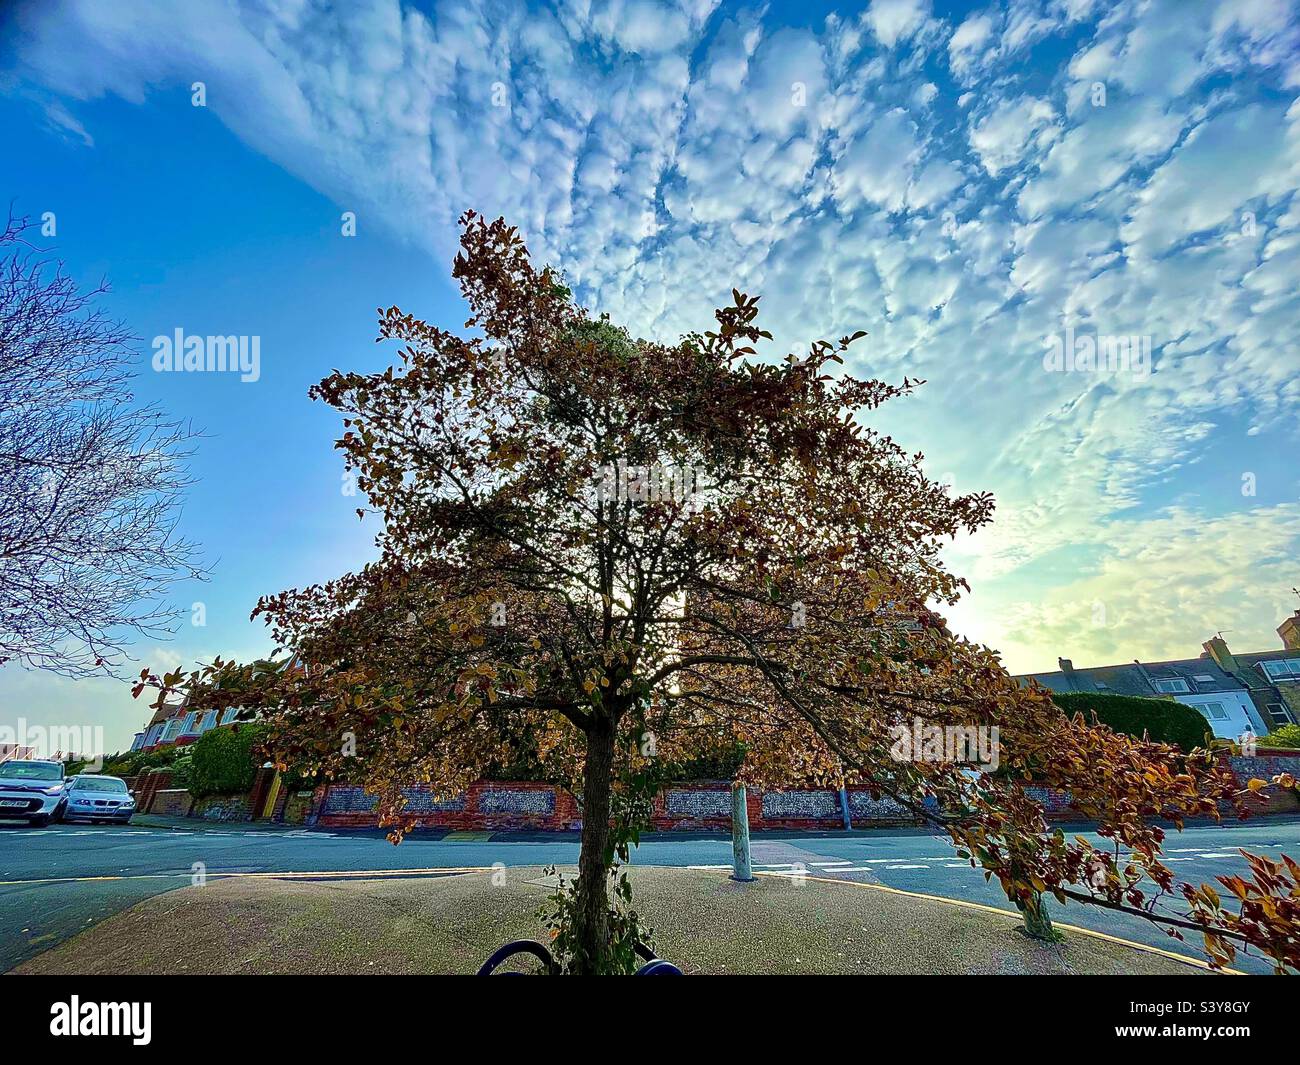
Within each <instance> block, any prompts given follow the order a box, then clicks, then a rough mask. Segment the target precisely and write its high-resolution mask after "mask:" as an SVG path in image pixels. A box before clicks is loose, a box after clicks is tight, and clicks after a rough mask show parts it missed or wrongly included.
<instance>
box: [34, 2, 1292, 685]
mask: <svg viewBox="0 0 1300 1065" xmlns="http://www.w3.org/2000/svg"><path fill="white" fill-rule="evenodd" d="M18 20H19V30H20V36H19V38H18V44H17V45H16V48H15V54H14V56H13V57H12V62H13V64H14V68H15V72H16V74H17V76H18V77H19V78H20V79H22V80H23V81H24V82H25V83H27V84H28V85H29V86H31V87H33V90H34V91H37V92H38V93H39V94H40V96H41V97H42V98H43V99H44V100H45V101H46V106H47V115H48V119H49V121H50V122H51V123H52V124H54V125H55V126H57V127H59V128H61V129H63V130H65V131H72V132H73V133H74V134H75V135H76V136H78V137H79V138H81V139H82V140H84V141H85V142H86V144H87V145H89V144H90V143H91V142H92V139H93V135H94V130H93V129H92V128H83V123H85V121H86V120H85V118H84V116H81V115H78V113H77V107H78V104H79V103H82V102H85V101H88V100H93V99H96V98H99V97H103V96H116V97H119V98H121V99H122V100H124V101H128V102H130V103H132V104H138V105H140V106H148V98H149V96H150V94H151V93H156V92H160V91H175V90H177V89H178V88H179V87H183V86H188V84H189V82H190V81H191V80H192V79H193V78H194V77H195V76H196V75H195V71H198V70H201V71H203V72H204V73H205V75H206V77H207V81H208V100H209V107H210V108H211V109H212V111H213V112H215V114H216V115H217V116H218V117H219V118H220V119H221V121H222V122H224V123H225V124H226V125H227V126H228V127H229V128H230V129H231V130H232V131H233V133H234V134H235V135H237V136H238V137H239V138H241V139H242V140H244V141H245V142H247V143H248V144H249V145H250V146H252V147H253V148H255V149H257V150H258V151H260V152H262V153H264V154H265V155H266V156H268V157H269V158H271V159H272V160H274V161H275V162H276V163H278V164H279V165H280V166H282V167H283V168H284V169H286V170H287V171H289V172H291V173H293V174H295V175H297V176H298V177H299V178H301V179H302V180H303V181H304V182H307V183H309V184H311V185H313V186H314V187H316V188H318V189H319V190H320V191H321V192H323V193H324V194H326V195H328V196H330V197H332V198H334V199H335V200H337V201H338V202H339V203H341V204H347V205H354V204H359V205H362V209H364V210H366V211H368V212H370V213H371V214H372V215H373V216H377V217H378V218H379V219H381V220H382V221H383V222H384V224H385V225H386V226H387V227H388V228H389V229H390V230H391V231H392V232H393V234H395V235H397V236H398V237H400V238H402V239H405V240H409V241H411V242H413V243H415V244H417V245H419V246H421V247H424V248H426V249H427V250H428V251H429V252H430V253H432V254H434V255H436V256H438V257H439V258H440V259H441V258H443V257H445V256H446V254H447V253H448V250H449V248H450V247H451V243H452V241H453V239H454V219H455V218H456V216H457V215H458V214H459V213H460V212H461V211H462V210H463V209H464V208H466V207H469V206H473V207H475V208H477V209H479V210H481V211H483V212H486V213H489V214H496V213H502V214H505V215H506V216H507V217H509V218H510V219H511V220H512V221H513V222H515V223H516V224H518V225H519V226H520V227H521V229H522V230H523V231H524V233H525V234H526V236H527V237H528V239H529V241H530V244H531V245H532V247H533V250H534V252H535V253H536V254H537V255H539V256H540V257H543V258H546V259H549V260H551V261H554V262H558V263H562V264H563V265H564V267H565V268H566V270H567V272H568V274H569V276H570V277H571V279H572V280H573V282H574V283H575V284H576V285H577V287H578V289H579V292H580V294H581V295H582V297H583V299H584V300H585V302H587V303H588V304H590V305H593V306H596V307H599V308H600V309H602V310H608V311H609V312H611V313H612V314H613V315H615V316H616V317H618V318H623V319H626V320H628V321H629V322H631V323H632V324H633V325H634V326H635V327H636V328H637V329H638V330H639V331H641V332H642V333H643V334H646V335H653V336H659V337H672V336H674V335H676V334H677V333H678V332H680V331H681V330H683V329H684V328H687V327H688V326H694V325H697V324H698V323H699V322H700V320H701V317H702V316H705V315H707V314H708V312H709V311H710V310H711V308H712V307H713V305H714V304H715V303H717V302H719V301H722V300H725V298H726V294H727V293H728V292H729V290H730V287H731V286H732V285H733V284H736V285H738V286H740V287H741V288H743V289H747V290H748V291H751V292H759V293H762V294H764V307H765V308H766V311H767V316H768V321H767V324H768V326H769V327H770V328H772V329H773V331H774V332H775V333H776V334H777V337H778V340H779V345H778V349H777V351H776V352H774V354H783V353H784V351H785V350H788V349H789V348H790V347H799V348H801V347H802V346H803V345H804V344H806V342H807V341H808V340H809V339H811V338H813V337H816V336H839V335H841V334H843V333H845V332H848V331H850V330H852V329H856V328H865V329H867V330H869V331H870V334H871V336H870V338H869V339H868V340H867V341H865V342H863V345H862V349H861V354H860V355H858V356H857V358H858V359H859V360H860V361H861V366H860V367H859V369H867V370H870V371H872V372H879V373H882V374H889V375H901V374H902V373H908V374H910V375H913V376H921V377H925V378H929V379H930V381H931V383H930V384H929V385H928V386H927V387H926V388H925V389H923V390H922V393H921V398H919V399H917V400H916V401H914V402H912V403H910V404H907V405H905V406H904V408H903V409H902V410H900V411H896V412H891V413H890V414H889V417H890V418H891V419H893V421H892V422H890V423H889V425H888V427H889V428H892V429H895V430H897V431H898V433H899V434H900V435H901V437H902V438H903V440H904V442H905V443H907V444H908V445H916V446H921V447H923V448H924V449H925V450H926V451H927V453H928V455H929V456H930V462H931V466H932V468H933V469H934V471H935V472H936V473H950V474H951V475H952V476H953V478H954V479H955V482H956V484H957V486H958V487H959V488H961V489H974V488H988V489H991V490H992V491H994V492H995V493H996V495H997V496H998V499H999V504H1000V512H999V520H998V523H997V526H996V527H995V529H994V530H992V531H991V532H989V533H987V534H982V535H980V536H979V537H977V538H976V539H975V540H974V541H972V542H963V543H961V544H958V545H957V546H956V548H955V551H954V558H955V560H956V561H957V562H958V563H959V567H958V568H962V567H964V568H965V571H966V572H969V573H971V575H972V576H973V577H975V578H976V579H978V580H982V581H984V582H985V587H983V588H982V589H978V591H977V596H978V598H977V603H978V602H980V601H982V603H983V604H984V608H983V609H978V610H977V611H976V613H977V615H978V617H973V618H972V620H971V625H970V633H971V635H973V636H975V637H978V638H980V639H982V640H985V641H987V642H991V643H993V644H994V645H995V646H1003V645H1004V646H1005V647H1006V648H1007V650H1008V651H1009V652H1010V657H1011V664H1012V665H1013V666H1015V667H1020V668H1029V667H1041V666H1044V665H1046V664H1049V663H1050V661H1051V658H1052V657H1054V655H1055V653H1056V646H1057V645H1058V644H1060V643H1062V642H1063V641H1064V640H1065V638H1066V636H1067V635H1069V634H1070V632H1072V631H1074V632H1077V626H1070V625H1066V627H1065V628H1062V621H1061V619H1068V618H1073V617H1079V616H1082V615H1081V614H1080V613H1079V612H1080V611H1082V610H1083V609H1084V608H1085V604H1090V603H1091V601H1092V600H1093V599H1094V598H1096V596H1097V595H1098V594H1100V593H1103V592H1104V595H1105V597H1106V599H1107V602H1108V603H1109V604H1110V613H1109V617H1110V618H1111V623H1110V625H1109V627H1107V628H1106V629H1104V630H1102V631H1101V632H1097V631H1094V630H1093V629H1089V630H1087V633H1086V634H1084V635H1080V636H1078V637H1077V638H1076V639H1075V640H1073V641H1072V642H1071V650H1072V652H1073V654H1074V655H1075V657H1076V659H1077V660H1079V661H1080V662H1084V661H1087V660H1089V654H1095V655H1096V656H1111V657H1114V656H1120V657H1123V658H1127V657H1131V654H1130V650H1132V651H1133V653H1138V651H1137V648H1139V647H1140V648H1141V649H1142V650H1141V652H1140V653H1144V654H1169V655H1173V654H1182V653H1190V652H1191V651H1192V650H1194V648H1195V643H1196V642H1199V640H1200V639H1201V638H1204V636H1205V635H1207V634H1208V633H1207V632H1206V631H1204V630H1206V627H1207V626H1208V625H1209V624H1210V623H1211V622H1214V623H1215V627H1220V626H1221V625H1223V624H1224V623H1225V622H1224V621H1221V620H1219V619H1222V618H1225V617H1228V615H1231V619H1230V620H1232V621H1233V622H1234V627H1235V628H1236V629H1237V630H1238V631H1239V633H1240V636H1239V639H1241V640H1242V641H1243V642H1263V641H1265V640H1267V639H1269V638H1270V636H1271V633H1270V630H1271V627H1272V624H1273V623H1275V622H1274V617H1273V615H1274V614H1275V613H1276V611H1277V610H1278V609H1280V607H1281V605H1282V603H1283V600H1282V599H1281V598H1280V596H1281V594H1282V591H1284V589H1283V588H1282V586H1283V585H1287V584H1288V582H1289V583H1295V581H1296V575H1295V574H1294V573H1293V572H1291V573H1288V571H1287V566H1286V565H1279V564H1278V563H1277V559H1278V558H1279V557H1282V558H1287V557H1289V558H1294V557H1295V555H1296V548H1297V546H1300V545H1298V544H1297V539H1296V537H1297V525H1296V522H1295V520H1294V519H1295V518H1296V516H1297V515H1296V511H1295V503H1294V500H1295V499H1296V498H1297V496H1298V495H1300V485H1298V484H1297V480H1296V476H1295V474H1294V472H1293V467H1291V468H1287V467H1286V466H1285V465H1284V464H1283V463H1282V462H1281V461H1280V460H1279V458H1278V457H1279V456H1282V455H1285V454H1288V453H1289V454H1294V453H1295V449H1296V433H1297V418H1296V413H1297V409H1300V373H1298V372H1297V371H1298V370H1300V354H1298V353H1297V349H1296V341H1295V339H1294V338H1296V337H1297V336H1300V295H1298V294H1297V292H1298V289H1300V286H1297V285H1296V283H1295V282H1296V280H1297V276H1298V268H1300V199H1297V197H1296V189H1297V187H1298V186H1300V103H1297V102H1296V95H1297V88H1298V87H1300V31H1298V29H1297V14H1296V10H1295V5H1294V3H1288V2H1285V0H1220V2H1214V0H1206V2H1203V3H1194V4H1189V3H1186V2H1183V0H1142V2H1134V3H1131V4H1121V5H1116V4H1112V3H1102V2H1099V0H1010V2H1002V3H999V2H994V3H991V4H989V5H987V6H986V7H983V8H981V9H980V10H979V11H978V12H975V13H970V12H967V11H965V10H962V11H955V12H949V11H945V10H944V5H942V4H931V3H929V2H928V0H873V2H871V3H869V4H867V5H866V6H865V7H864V8H863V9H862V10H861V11H860V12H844V13H841V14H835V15H831V16H829V17H828V18H826V20H825V21H824V22H822V23H820V24H818V25H815V26H806V25H782V24H781V23H780V22H779V21H778V20H777V18H776V16H775V15H774V13H773V12H772V11H770V10H765V9H758V8H743V7H729V6H728V7H718V6H716V5H715V4H714V3H713V2H712V0H695V2H686V3H679V4H668V3H664V2H661V0H616V2H599V0H597V2H592V3H586V2H583V3H561V4H559V5H557V6H546V7H543V6H532V7H526V6H524V5H523V4H517V3H505V2H499V3H498V2H483V0H477V2H475V0H456V2H447V3H438V2H435V3H433V4H432V5H431V6H425V5H421V6H420V7H419V8H418V9H417V8H416V7H415V6H413V5H405V4H402V3H399V2H397V0H375V2H371V3H364V4H353V3H348V4H338V5H332V4H327V3H324V2H320V0H292V2H291V0H258V2H256V3H253V2H247V3H242V2H225V0H221V2H217V0H213V2H210V3H205V2H197V0H196V2H191V3H186V4H180V5H178V4H170V3H157V4H150V3H146V2H143V0H141V2H137V3H132V4H121V5H118V4H113V5H108V4H102V3H94V2H90V0H86V2H82V3H77V2H64V3H42V4H39V5H29V6H27V7H25V8H22V9H20V11H19V13H18ZM87 150H94V149H93V148H90V147H87ZM376 175H380V176H381V179H379V180H377V179H376ZM1067 325H1069V326H1071V327H1072V328H1074V329H1075V330H1076V331H1078V332H1088V333H1090V334H1094V335H1098V336H1109V335H1120V336H1146V337H1149V338H1150V340H1151V345H1152V350H1153V352H1154V367H1155V372H1154V373H1153V374H1151V375H1149V376H1147V377H1146V378H1144V379H1136V378H1125V377H1123V376H1119V375H1107V374H1101V373H1049V372H1045V371H1044V369H1043V365H1042V354H1043V350H1044V348H1043V346H1044V342H1045V338H1047V337H1050V336H1053V335H1057V334H1059V333H1060V332H1061V331H1062V330H1063V329H1064V328H1065V326H1067ZM1248 441H1249V442H1251V447H1252V448H1253V450H1249V451H1247V450H1246V449H1245V445H1246V442H1248ZM1224 454H1227V455H1230V456H1235V455H1237V454H1241V455H1242V459H1241V462H1239V463H1238V465H1243V464H1245V463H1247V462H1252V463H1259V464H1263V468H1261V469H1260V470H1258V471H1255V472H1258V475H1259V478H1260V485H1261V487H1260V489H1259V493H1258V495H1257V496H1254V497H1245V496H1242V495H1241V494H1240V492H1238V491H1237V477H1238V473H1239V472H1244V470H1245V468H1249V467H1245V468H1243V470H1242V471H1238V470H1236V469H1235V467H1234V468H1230V469H1226V472H1225V463H1224V462H1222V461H1215V462H1213V463H1211V462H1208V461H1207V460H1208V459H1210V458H1211V457H1214V456H1219V458H1220V459H1221V458H1222V456H1223V455H1224ZM1269 456H1273V458H1272V459H1270V458H1269ZM1226 465H1227V466H1229V467H1230V466H1232V463H1231V462H1229V463H1227V464H1226ZM1210 467H1213V470H1214V473H1213V475H1211V474H1210V473H1205V474H1202V472H1201V470H1203V469H1209V468H1210ZM1135 542H1138V543H1141V544H1143V545H1146V546H1145V547H1144V549H1142V550H1137V549H1135V548H1134V546H1133V545H1134V543H1135ZM1160 543H1167V545H1168V550H1167V551H1161V550H1157V549H1156V548H1157V546H1158V545H1159V544H1160ZM1225 556H1228V557H1230V558H1231V560H1232V564H1233V565H1234V566H1235V567H1237V573H1238V576H1239V580H1238V581H1237V582H1236V583H1235V584H1227V583H1225V582H1223V581H1221V580H1219V579H1217V577H1215V578H1213V579H1212V578H1211V576H1210V575H1212V574H1215V573H1217V570H1216V568H1215V567H1216V566H1217V565H1218V564H1219V563H1220V562H1221V560H1222V559H1223V558H1224V557H1225ZM1198 573H1201V574H1205V576H1204V577H1203V578H1201V579H1199V580H1198V579H1197V574H1198ZM1171 582H1175V583H1172V584H1171ZM1171 599H1172V601H1175V602H1177V604H1178V606H1179V609H1177V610H1168V609H1167V605H1168V604H1169V603H1170V602H1171ZM1023 603H1037V604H1039V605H1040V608H1039V609H1037V610H1031V609H1021V608H1020V607H1018V606H1016V604H1023ZM1160 604H1165V605H1160ZM995 606H996V607H997V609H993V608H994V607H995ZM1044 606H1046V607H1050V609H1049V610H1045V609H1041V607H1044ZM1166 618H1167V619H1168V620H1167V622H1166V621H1164V620H1161V621H1159V623H1158V624H1155V625H1154V626H1153V624H1152V619H1166ZM1080 642H1082V643H1083V646H1080ZM1189 642H1190V646H1189Z"/></svg>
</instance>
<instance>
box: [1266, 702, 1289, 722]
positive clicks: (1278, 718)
mask: <svg viewBox="0 0 1300 1065" xmlns="http://www.w3.org/2000/svg"><path fill="white" fill-rule="evenodd" d="M1268 716H1269V717H1271V718H1272V719H1273V724H1274V725H1277V726H1278V727H1281V726H1282V725H1289V724H1291V715H1290V714H1288V713H1287V712H1286V707H1285V706H1283V705H1282V704H1281V703H1269V704H1268Z"/></svg>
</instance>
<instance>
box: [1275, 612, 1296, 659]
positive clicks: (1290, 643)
mask: <svg viewBox="0 0 1300 1065" xmlns="http://www.w3.org/2000/svg"><path fill="white" fill-rule="evenodd" d="M1277 634H1278V635H1279V636H1281V637H1282V646H1283V647H1285V648H1286V649H1287V650H1288V651H1300V610H1297V611H1296V612H1295V613H1294V614H1292V615H1291V616H1290V617H1289V618H1287V619H1286V620H1285V621H1284V622H1282V624H1281V625H1279V626H1278V627H1277Z"/></svg>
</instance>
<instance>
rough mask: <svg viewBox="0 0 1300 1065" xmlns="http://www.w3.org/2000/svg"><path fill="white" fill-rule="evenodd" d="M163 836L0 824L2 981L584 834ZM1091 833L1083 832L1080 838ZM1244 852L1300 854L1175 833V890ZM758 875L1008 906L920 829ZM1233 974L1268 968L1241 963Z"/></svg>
mask: <svg viewBox="0 0 1300 1065" xmlns="http://www.w3.org/2000/svg"><path fill="white" fill-rule="evenodd" d="M180 824H181V825H183V826H184V827H178V828H158V827H145V826H137V825H131V826H116V825H114V826H108V825H104V826H100V825H93V826H88V825H52V826H50V827H48V828H44V829H31V828H26V827H23V826H19V825H4V826H3V827H0V971H4V970H7V969H10V968H12V967H13V966H14V965H17V964H18V963H19V962H20V961H22V960H24V959H26V958H28V957H31V956H33V955H35V954H38V953H40V952H41V951H43V950H46V949H48V948H49V947H51V946H53V945H55V944H56V943H59V942H61V941H62V940H64V939H66V938H68V937H69V936H72V935H75V934H76V933H77V932H79V931H81V930H82V929H84V928H86V927H88V926H90V925H92V924H94V923H96V922H98V921H100V920H103V919H104V918H105V917H108V916H110V915H112V914H114V913H117V912H119V911H120V910H123V909H125V908H127V907H129V906H131V905H133V904H135V903H136V902H138V901H140V900H141V899H144V898H147V897H149V896H150V895H154V894H157V893H158V892H162V891H169V890H172V889H173V888H177V887H183V886H185V885H187V884H188V883H190V881H191V878H192V877H193V876H195V875H196V874H199V873H202V874H206V875H208V876H220V875H229V874H260V873H287V872H296V873H319V874H321V875H322V876H330V877H334V876H339V875H350V876H364V875H378V874H379V873H382V872H383V871H391V870H435V869H448V868H470V867H473V868H482V867H487V866H492V865H495V864H496V863H502V864H504V865H505V866H506V867H518V866H524V865H530V866H535V865H549V864H557V865H572V864H573V863H575V862H576V861H577V857H578V841H577V837H576V835H569V834H566V835H562V836H556V835H544V834H535V835H523V834H517V833H509V834H507V833H497V834H494V835H489V834H488V833H451V834H448V835H441V836H439V835H438V834H417V835H413V836H411V837H409V838H408V839H407V840H406V841H405V842H404V843H402V844H401V846H398V847H394V846H393V845H392V844H391V843H389V842H387V841H386V840H385V839H384V838H383V835H382V834H381V833H378V832H374V833H355V832H330V831H320V832H317V831H309V830H305V829H304V830H288V829H279V828H265V827H254V826H242V825H222V826H218V825H211V826H210V825H206V824H202V823H197V824H195V825H194V826H193V827H190V825H189V823H187V822H181V823H180ZM1082 834H1085V835H1086V833H1082ZM1240 847H1244V848H1246V849H1248V850H1251V851H1254V852H1256V853H1261V854H1265V855H1268V856H1271V857H1274V858H1276V857H1277V856H1278V855H1279V854H1280V853H1283V852H1285V853H1287V854H1290V855H1292V856H1297V855H1300V820H1285V821H1284V820H1277V819H1274V820H1270V821H1261V822H1255V823H1252V824H1250V825H1240V824H1236V825H1232V826H1228V827H1218V826H1204V827H1196V828H1189V829H1187V830H1186V831H1184V832H1182V833H1181V834H1179V833H1171V835H1170V837H1169V839H1168V840H1167V841H1166V854H1167V861H1168V862H1169V863H1170V864H1171V866H1172V868H1173V869H1174V870H1175V871H1176V873H1177V874H1178V875H1179V877H1180V878H1181V879H1185V880H1188V881H1192V882H1195V883H1201V882H1205V881H1211V882H1212V881H1213V879H1214V877H1216V876H1221V875H1224V874H1228V873H1232V872H1240V871H1242V870H1243V869H1244V867H1245V863H1244V861H1243V860H1242V859H1241V857H1240V855H1239V854H1238V853H1237V848H1240ZM753 860H754V865H755V871H756V872H759V873H762V874H765V875H770V876H783V877H788V878H789V879H790V881H791V884H792V887H793V888H795V889H797V887H798V883H799V878H800V877H802V876H816V877H826V878H831V879H837V880H847V881H856V882H863V883H872V884H883V885H886V886H888V887H892V888H898V889H901V890H906V891H913V892H919V893H923V894H929V895H940V896H944V897H946V898H953V899H963V900H967V901H972V902H979V903H983V904H986V905H991V906H997V907H999V908H1001V909H1010V908H1011V907H1010V905H1009V904H1008V902H1007V900H1006V897H1005V896H1004V895H1003V894H1002V893H1001V891H1000V890H999V889H998V888H997V887H996V885H990V884H987V883H986V882H985V880H984V875H983V873H982V872H981V871H977V870H974V869H972V868H971V867H970V866H969V864H967V863H965V862H962V861H959V860H958V859H957V858H956V856H955V853H954V852H953V849H952V846H951V844H950V843H949V842H948V841H947V840H946V839H944V838H942V837H937V836H934V835H932V834H930V833H928V832H926V831H925V830H922V829H882V830H870V831H862V832H853V833H843V832H838V833H803V834H800V833H784V834H775V833H773V834H764V835H761V836H755V837H754V840H753ZM633 861H634V863H643V864H648V865H664V866H674V865H676V866H697V867H709V868H716V869H718V871H719V875H723V873H724V871H725V870H726V869H729V868H730V864H729V863H730V861H731V840H730V837H729V836H725V835H705V834H689V835H687V834H656V835H652V836H649V837H648V838H646V839H645V841H644V842H643V843H642V845H641V846H640V848H638V849H637V851H636V852H635V853H634V856H633ZM1053 917H1054V919H1055V920H1057V921H1058V922H1064V923H1067V924H1075V925H1079V926H1081V927H1085V928H1090V929H1093V930H1096V931H1100V932H1106V933H1109V934H1111V935H1115V936H1120V937H1122V938H1125V939H1128V940H1132V941H1136V942H1140V943H1146V944H1150V945H1152V946H1157V947H1161V948H1163V949H1166V950H1171V951H1174V952H1176V953H1182V954H1188V955H1192V956H1196V957H1199V956H1200V954H1199V951H1198V950H1197V949H1196V947H1197V944H1196V942H1195V940H1194V939H1189V940H1188V941H1187V942H1186V943H1179V942H1178V941H1177V940H1172V939H1170V938H1169V937H1168V936H1167V935H1166V934H1165V933H1164V932H1162V931H1161V930H1160V929H1158V928H1155V927H1154V926H1152V925H1151V924H1150V923H1148V922H1146V921H1143V920H1141V919H1139V918H1134V917H1128V916H1126V915H1122V914H1112V913H1108V912H1106V911H1102V910H1098V909H1096V908H1095V907H1089V906H1082V905H1079V904H1070V905H1068V906H1065V907H1059V906H1056V905H1055V904H1053ZM1237 968H1239V969H1242V970H1243V971H1250V972H1267V971H1269V967H1268V966H1267V965H1266V964H1264V963H1261V962H1258V961H1254V960H1251V959H1239V963H1238V965H1237Z"/></svg>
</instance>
